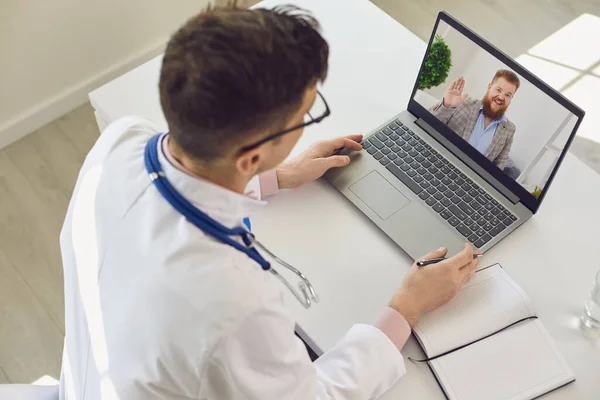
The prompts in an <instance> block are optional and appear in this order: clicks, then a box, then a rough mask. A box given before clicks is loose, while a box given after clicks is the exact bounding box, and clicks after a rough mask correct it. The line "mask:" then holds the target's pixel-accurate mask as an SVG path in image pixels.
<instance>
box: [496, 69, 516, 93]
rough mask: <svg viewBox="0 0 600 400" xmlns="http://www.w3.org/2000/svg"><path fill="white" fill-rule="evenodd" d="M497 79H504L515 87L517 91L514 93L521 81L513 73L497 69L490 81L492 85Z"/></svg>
mask: <svg viewBox="0 0 600 400" xmlns="http://www.w3.org/2000/svg"><path fill="white" fill-rule="evenodd" d="M499 78H504V79H506V80H507V81H508V82H510V83H512V84H513V85H515V86H516V87H517V89H515V92H516V91H517V90H519V86H521V81H520V80H519V77H518V76H517V74H515V73H514V72H512V71H509V70H507V69H499V70H498V71H496V75H494V79H492V83H494V82H496V81H497V80H498V79H499Z"/></svg>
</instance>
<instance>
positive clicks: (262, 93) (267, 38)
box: [159, 6, 329, 161]
mask: <svg viewBox="0 0 600 400" xmlns="http://www.w3.org/2000/svg"><path fill="white" fill-rule="evenodd" d="M319 30H320V27H319V23H318V22H317V21H316V20H315V19H314V18H313V17H312V16H311V15H309V14H308V13H307V12H305V11H304V10H302V9H299V8H296V7H292V6H279V7H276V8H274V9H271V10H268V9H254V10H245V9H237V8H235V7H229V8H216V9H208V10H207V11H204V12H202V13H200V14H198V15H196V16H195V17H193V18H192V19H190V20H189V21H188V22H187V23H186V24H185V25H183V26H182V27H181V28H180V29H179V30H178V31H177V32H175V34H174V35H173V36H172V37H171V39H170V40H169V43H168V45H167V49H166V52H165V55H164V58H163V62H162V69H161V73H160V83H159V89H160V101H161V106H162V109H163V113H164V115H165V118H166V120H167V123H168V125H169V134H170V135H171V137H172V139H174V141H175V143H176V144H177V145H178V147H179V148H180V149H181V151H182V152H184V153H185V154H186V155H187V156H189V157H191V158H193V159H197V160H203V161H206V160H211V159H214V158H217V157H219V156H222V155H223V154H224V153H225V152H226V151H227V149H230V148H231V147H232V144H233V143H236V142H239V139H241V138H243V137H247V136H248V135H253V134H254V133H258V132H260V131H263V130H267V129H278V128H281V127H284V126H285V124H287V123H288V122H289V120H290V118H291V117H292V116H293V115H294V114H295V113H296V112H297V111H298V108H299V107H300V106H301V104H302V101H303V97H304V93H305V92H306V89H307V88H308V87H309V86H310V85H311V84H316V83H317V82H319V81H321V82H322V81H323V80H324V79H325V77H326V76H327V58H328V56H329V46H328V45H327V42H326V41H325V40H324V39H323V37H322V36H321V35H320V33H319Z"/></svg>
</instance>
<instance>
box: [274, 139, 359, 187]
mask: <svg viewBox="0 0 600 400" xmlns="http://www.w3.org/2000/svg"><path fill="white" fill-rule="evenodd" d="M362 138H363V135H360V134H359V135H348V136H344V137H339V138H336V139H330V140H323V141H320V142H317V143H315V144H313V145H311V146H310V147H309V148H308V149H307V150H306V151H304V152H302V153H301V154H299V155H298V156H296V157H294V158H292V159H291V160H289V161H286V162H284V163H283V164H281V165H280V166H279V167H277V183H278V185H279V188H280V189H290V188H295V187H298V186H300V185H302V184H304V183H307V182H311V181H314V180H315V179H319V178H320V177H321V176H323V174H324V173H325V172H327V170H328V169H330V168H335V167H343V166H346V165H348V163H350V157H348V156H340V155H335V153H337V152H338V151H340V150H342V149H345V148H347V149H351V150H354V151H360V150H362V146H361V144H360V141H361V140H362Z"/></svg>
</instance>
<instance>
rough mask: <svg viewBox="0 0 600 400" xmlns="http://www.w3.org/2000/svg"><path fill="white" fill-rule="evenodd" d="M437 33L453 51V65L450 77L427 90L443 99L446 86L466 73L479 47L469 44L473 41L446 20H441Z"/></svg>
mask: <svg viewBox="0 0 600 400" xmlns="http://www.w3.org/2000/svg"><path fill="white" fill-rule="evenodd" d="M436 35H440V36H442V37H443V38H444V41H445V42H446V44H447V45H448V47H449V48H450V51H451V52H452V66H451V67H450V71H448V78H446V81H445V82H444V83H442V84H441V85H439V86H438V87H435V88H431V89H429V90H428V91H427V92H428V93H429V94H430V95H432V96H434V97H436V98H440V99H441V98H442V97H443V96H444V92H445V91H446V86H447V85H449V84H450V83H451V82H452V81H453V80H455V79H457V78H458V77H460V76H461V74H463V73H464V71H465V70H466V69H467V67H468V66H469V62H470V60H471V59H472V58H473V57H474V56H475V54H476V52H477V50H478V49H477V47H475V46H469V44H470V43H471V42H470V41H469V40H468V39H467V38H466V37H465V36H464V35H462V34H461V33H460V32H458V31H457V30H455V29H452V28H450V25H448V24H447V23H445V22H444V21H440V24H439V25H438V29H437V31H436Z"/></svg>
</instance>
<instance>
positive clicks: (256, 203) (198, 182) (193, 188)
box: [158, 135, 267, 228]
mask: <svg viewBox="0 0 600 400" xmlns="http://www.w3.org/2000/svg"><path fill="white" fill-rule="evenodd" d="M166 137H167V136H166V135H164V136H163V137H162V138H161V140H160V141H159V142H158V158H159V162H160V165H161V167H162V169H163V172H164V173H165V176H166V178H167V179H168V180H169V182H170V183H171V185H173V187H174V188H175V189H177V191H178V192H179V193H180V194H181V195H183V197H185V198H186V199H187V200H188V201H190V202H191V203H192V204H193V205H194V206H195V207H197V208H198V209H200V210H202V211H204V212H205V213H207V214H208V215H209V216H210V217H212V218H214V219H216V220H217V221H219V222H221V223H222V224H224V225H225V226H227V227H229V228H232V227H235V226H240V223H241V220H242V219H243V218H246V217H249V216H251V215H252V214H253V213H255V212H256V211H258V210H259V209H261V208H262V207H264V206H265V204H267V202H266V201H261V200H256V199H253V198H251V197H249V196H245V195H242V194H240V193H236V192H233V191H231V190H229V189H226V188H224V187H222V186H219V185H216V184H214V183H212V182H210V181H208V180H206V179H202V178H200V177H197V176H194V175H192V174H191V173H189V172H184V168H183V166H175V165H173V163H172V162H171V161H169V159H168V158H167V156H166V155H165V152H168V151H169V149H168V147H167V146H163V145H162V143H163V142H165V143H166V140H165V139H166ZM169 158H170V159H171V160H174V158H172V157H169ZM173 162H177V161H175V160H174V161H173Z"/></svg>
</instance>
